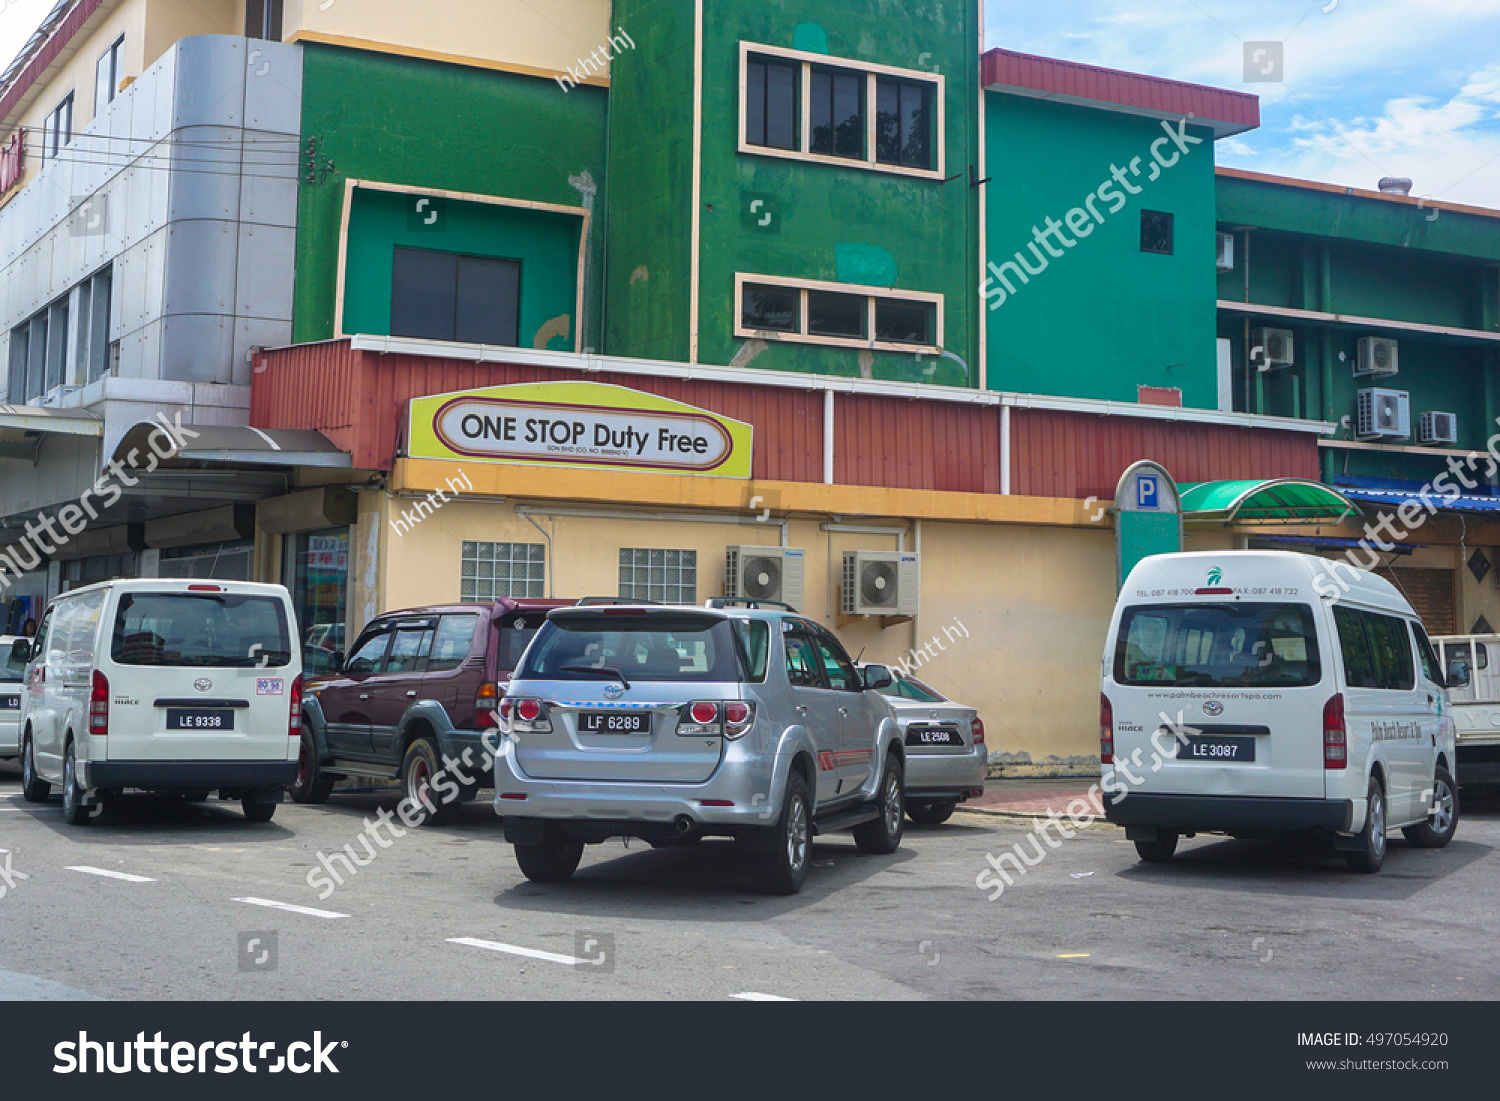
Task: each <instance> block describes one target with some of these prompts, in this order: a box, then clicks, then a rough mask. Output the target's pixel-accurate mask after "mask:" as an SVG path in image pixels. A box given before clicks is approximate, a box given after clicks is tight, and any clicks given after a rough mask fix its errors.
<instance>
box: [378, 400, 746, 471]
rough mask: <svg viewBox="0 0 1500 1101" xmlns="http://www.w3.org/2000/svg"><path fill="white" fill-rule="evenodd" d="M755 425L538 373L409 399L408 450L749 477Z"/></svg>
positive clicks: (421, 454)
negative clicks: (540, 378)
mask: <svg viewBox="0 0 1500 1101" xmlns="http://www.w3.org/2000/svg"><path fill="white" fill-rule="evenodd" d="M752 433H753V429H752V428H751V426H750V425H748V424H745V423H744V422H742V421H737V420H731V419H729V418H728V417H723V416H720V415H719V414H717V413H710V412H709V411H708V410H706V409H698V408H696V407H694V406H691V405H684V404H683V403H682V402H680V401H672V400H671V399H670V398H663V397H658V396H657V395H655V394H647V393H643V392H642V391H640V390H631V389H629V388H628V387H624V386H608V385H605V384H603V383H598V382H535V383H520V384H518V385H515V386H490V387H487V388H485V389H482V390H467V391H464V392H463V393H458V394H437V395H435V396H433V397H428V398H413V399H412V401H411V413H410V424H409V425H408V430H407V449H406V450H407V454H408V455H409V456H411V457H412V458H414V459H450V460H464V461H466V462H488V463H524V464H526V465H528V466H593V467H600V468H603V469H608V470H656V471H663V472H666V473H675V474H709V475H714V476H716V477H720V478H748V477H750V450H751V437H752Z"/></svg>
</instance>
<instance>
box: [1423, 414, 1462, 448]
mask: <svg viewBox="0 0 1500 1101" xmlns="http://www.w3.org/2000/svg"><path fill="white" fill-rule="evenodd" d="M1420 432H1421V434H1420V436H1419V437H1418V438H1419V439H1420V440H1421V442H1422V443H1431V444H1440V443H1457V442H1458V414H1457V413H1440V412H1438V411H1437V410H1435V409H1429V410H1428V411H1427V412H1425V413H1423V414H1422V421H1421V429H1420Z"/></svg>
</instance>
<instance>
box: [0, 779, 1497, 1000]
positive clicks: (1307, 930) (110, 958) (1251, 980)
mask: <svg viewBox="0 0 1500 1101" xmlns="http://www.w3.org/2000/svg"><path fill="white" fill-rule="evenodd" d="M18 788H19V782H18V776H17V773H16V771H15V769H14V768H13V767H12V766H10V765H9V764H7V765H4V766H0V869H7V870H8V874H9V881H8V883H7V882H6V881H0V886H3V887H5V893H4V895H3V897H0V998H5V999H14V998H84V997H97V998H109V999H143V998H161V999H212V1000H223V999H271V1000H277V999H298V1000H317V999H373V1000H382V999H444V1000H448V999H484V998H503V999H508V1000H522V999H528V998H531V999H566V998H589V999H601V998H632V999H636V998H647V999H656V998H663V999H724V998H733V997H743V996H749V997H771V998H796V999H853V998H860V999H865V998H881V999H908V998H946V999H967V998H984V999H1007V1000H1022V999H1048V998H1070V999H1073V998H1076V999H1088V1000H1096V999H1103V1000H1108V999H1126V998H1195V999H1219V998H1222V999H1342V998H1361V999H1366V998H1368V999H1496V998H1500V960H1497V958H1496V955H1495V953H1494V944H1495V943H1496V940H1497V937H1500V917H1497V909H1500V854H1497V852H1496V850H1497V847H1500V802H1495V801H1490V802H1489V803H1488V804H1487V805H1476V806H1474V807H1472V808H1466V811H1467V817H1466V818H1465V819H1464V820H1463V822H1462V823H1461V825H1460V827H1459V833H1458V837H1457V839H1456V840H1455V841H1454V842H1453V844H1452V845H1451V846H1449V847H1448V848H1447V849H1445V850H1441V851H1428V850H1420V849H1414V848H1410V847H1409V846H1407V845H1406V844H1405V843H1404V842H1403V841H1401V840H1399V839H1397V840H1395V841H1393V843H1392V846H1391V851H1390V853H1389V854H1388V856H1387V860H1386V866H1385V871H1384V872H1383V873H1382V874H1380V875H1378V876H1359V875H1355V874H1353V873H1350V872H1347V871H1345V870H1344V865H1343V862H1342V860H1341V859H1340V858H1339V857H1338V856H1337V855H1335V854H1334V853H1332V852H1331V850H1327V849H1325V848H1321V847H1319V846H1317V845H1316V844H1312V843H1307V842H1284V843H1283V842H1276V843H1272V842H1239V841H1226V840H1220V839H1213V838H1198V839H1195V840H1193V841H1188V842H1184V843H1183V846H1182V847H1181V848H1180V849H1179V856H1178V859H1177V860H1176V861H1175V862H1174V863H1173V864H1172V865H1170V866H1167V867H1154V866H1153V867H1147V866H1145V865H1142V864H1140V863H1138V862H1137V860H1136V856H1135V850H1134V848H1133V846H1131V845H1130V844H1129V843H1127V842H1126V841H1125V839H1124V835H1123V833H1122V832H1120V831H1118V830H1115V829H1113V828H1112V827H1109V826H1107V825H1104V824H1099V825H1096V826H1095V827H1093V828H1091V829H1088V830H1084V831H1081V832H1079V833H1078V834H1077V836H1075V837H1073V838H1072V839H1069V840H1066V841H1064V842H1061V843H1060V845H1059V847H1058V848H1056V849H1055V850H1053V849H1048V848H1045V846H1044V851H1046V853H1047V855H1046V857H1045V859H1043V860H1042V861H1041V862H1040V863H1038V864H1037V865H1036V866H1034V867H1032V868H1030V870H1029V871H1028V872H1027V874H1026V875H1025V876H1023V877H1019V878H1017V879H1016V880H1015V882H1014V884H1013V885H1012V886H1010V887H1008V888H1006V889H1005V891H1004V893H1003V894H1002V895H1001V897H1000V898H998V899H997V900H995V901H991V900H990V898H989V897H988V894H987V893H985V892H982V891H981V890H980V889H979V888H977V887H976V886H975V877H976V876H977V875H978V874H979V873H980V872H981V871H983V870H984V869H985V868H986V867H987V866H988V865H986V863H985V855H986V854H987V853H993V854H995V855H997V856H998V855H999V853H1001V852H1002V851H1004V850H1006V849H1008V848H1009V847H1010V846H1011V845H1013V844H1015V843H1017V842H1022V841H1023V839H1025V838H1026V837H1027V835H1028V834H1029V832H1030V828H1031V827H1030V823H1029V822H1026V821H1024V820H1017V819H1007V818H998V817H994V816H989V815H980V814H972V813H962V812H961V813H960V814H958V815H956V816H955V817H954V818H953V819H952V820H950V822H949V823H947V824H946V825H944V826H940V827H936V828H912V827H908V832H907V835H906V840H905V841H904V842H903V844H902V847H901V850H900V851H899V852H898V853H897V854H895V855H894V856H890V857H874V856H862V855H860V853H859V852H858V850H856V848H855V847H854V843H853V841H852V839H850V838H848V837H847V836H846V835H835V836H834V837H832V838H830V839H826V840H825V841H824V842H822V843H819V844H818V845H817V846H816V847H815V849H814V862H815V865H814V867H813V869H812V874H811V876H810V878H809V881H808V885H807V887H806V888H805V889H804V890H803V892H802V893H801V894H800V895H797V896H795V897H793V898H767V897H764V896H760V895H756V894H754V893H753V892H752V891H751V890H750V888H749V882H748V877H747V875H746V872H745V869H744V867H743V865H742V863H741V862H740V860H739V858H738V857H737V855H736V853H735V852H734V849H733V847H732V845H731V844H730V843H728V842H717V841H709V842H705V843H703V844H702V845H700V846H698V847H696V848H694V849H683V850H669V851H667V850H664V851H653V850H651V849H650V848H648V847H645V846H644V845H642V844H641V843H639V842H632V843H631V844H630V846H629V847H628V848H627V847H626V846H625V845H624V844H623V843H622V842H620V841H613V842H610V843H608V844H606V845H602V846H595V847H591V848H590V849H589V850H588V851H587V853H586V854H585V856H584V863H583V866H582V867H581V868H580V869H579V871H578V873H577V875H576V876H575V877H574V879H573V880H572V881H571V882H569V883H566V884H561V885H549V886H538V885H534V884H531V883H528V882H527V881H526V880H525V879H524V878H523V877H522V876H521V874H520V872H519V870H518V869H517V868H516V864H515V860H514V858H513V857H512V855H511V852H510V848H509V846H508V845H506V844H504V843H503V842H502V841H501V839H500V833H499V829H498V822H497V820H496V819H495V817H494V814H493V812H492V811H491V810H490V808H489V806H488V804H484V803H480V804H474V805H471V806H470V807H467V808H465V813H464V815H463V818H462V820H461V821H459V822H457V823H455V824H454V825H451V826H442V827H435V828H430V829H425V830H420V831H414V832H412V833H410V834H408V835H407V836H405V837H401V838H390V837H389V836H388V835H385V836H386V840H388V841H389V842H390V847H389V848H382V847H381V846H379V845H378V844H375V845H374V846H373V847H374V849H375V851H376V853H377V854H378V855H376V856H375V857H374V858H373V859H371V858H370V857H368V856H367V855H366V851H365V848H364V846H363V845H362V844H361V843H360V842H359V840H358V838H359V836H360V834H361V833H362V831H363V830H364V819H365V818H367V817H372V816H374V815H375V814H376V813H377V811H378V810H379V809H380V808H381V807H387V808H391V809H394V807H395V804H396V797H395V795H394V794H389V795H370V794H350V795H335V796H334V798H333V799H332V800H331V801H330V803H329V804H328V805H326V806H323V807H299V806H294V805H291V804H287V805H284V806H282V807H281V808H280V810H279V811H278V812H277V815H276V818H275V820H274V821H272V822H270V823H268V824H264V825H251V824H249V823H246V822H245V821H244V820H243V819H242V818H241V816H240V814H239V807H238V804H208V805H202V806H191V805H182V804H174V803H170V802H166V801H163V800H156V799H150V798H147V797H140V798H139V799H136V800H133V801H130V802H129V803H128V804H126V805H125V806H124V807H123V808H122V809H120V810H118V811H116V810H111V811H109V812H106V814H105V815H104V816H102V817H101V818H100V819H98V820H97V821H95V822H94V823H92V824H91V825H89V826H87V827H84V828H70V827H68V826H67V825H65V824H64V823H63V820H62V808H61V804H60V803H59V802H58V801H57V799H56V798H54V800H53V801H52V802H51V803H50V804H48V805H45V806H33V805H32V804H29V803H26V802H24V801H22V799H21V797H20V793H19V790H18ZM1058 809H1059V810H1061V809H1062V807H1061V806H1059V807H1058ZM345 845H352V846H353V847H354V851H355V852H356V853H357V854H358V855H359V856H360V858H361V859H362V860H365V861H366V862H367V866H366V867H364V868H361V869H359V870H358V871H357V872H356V873H355V874H353V875H352V876H350V875H348V874H347V873H343V872H342V869H341V874H344V875H345V879H346V882H345V883H344V885H343V886H342V887H337V888H336V889H335V890H334V891H333V893H332V894H331V895H329V897H327V898H324V899H320V898H319V897H318V896H319V893H320V891H319V890H315V889H314V888H313V887H311V886H309V884H308V876H309V874H310V873H312V872H317V871H320V870H321V869H320V865H319V862H318V854H319V853H320V852H322V853H324V854H328V855H330V857H331V854H333V853H334V852H336V851H339V850H342V848H343V847H344V846H345ZM6 850H8V851H6ZM1026 851H1027V852H1028V853H1030V851H1031V849H1030V845H1029V843H1028V845H1027V848H1026ZM7 862H8V863H7ZM101 873H105V874H101ZM22 876H25V877H27V878H21V877H22ZM120 876H126V877H132V878H119V877H120ZM246 899H255V900H260V901H258V902H248V901H245V900H246ZM267 902H269V903H278V904H286V905H291V906H293V907H301V908H304V909H309V910H313V911H321V912H322V914H333V915H340V916H321V915H320V914H319V913H308V912H303V911H301V910H287V909H280V908H276V907H274V906H268V905H265V904H264V903H267ZM271 934H274V953H273V952H272V947H273V945H272V942H273V937H272V936H271ZM251 940H257V941H258V942H259V943H257V944H255V945H253V946H251V947H250V948H249V950H248V951H245V950H243V949H242V945H244V944H246V943H247V942H249V941H251ZM596 961H602V962H601V963H597V964H596ZM1406 1023H1408V1024H1411V1025H1413V1026H1415V1025H1419V1024H1420V1023H1421V1022H1406Z"/></svg>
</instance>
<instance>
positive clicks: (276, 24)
mask: <svg viewBox="0 0 1500 1101" xmlns="http://www.w3.org/2000/svg"><path fill="white" fill-rule="evenodd" d="M281 6H282V0H245V37H246V38H264V39H268V40H269V41H272V42H280V41H281Z"/></svg>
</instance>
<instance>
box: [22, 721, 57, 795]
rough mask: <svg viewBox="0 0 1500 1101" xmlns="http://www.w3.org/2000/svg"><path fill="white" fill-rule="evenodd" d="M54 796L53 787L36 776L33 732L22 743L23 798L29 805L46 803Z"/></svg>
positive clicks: (27, 733)
mask: <svg viewBox="0 0 1500 1101" xmlns="http://www.w3.org/2000/svg"><path fill="white" fill-rule="evenodd" d="M51 794H52V785H51V784H49V783H47V781H46V780H43V779H42V778H41V777H40V776H38V775H37V774H36V759H35V757H34V756H33V750H32V748H31V732H30V731H29V730H28V731H27V732H26V739H25V741H23V742H22V743H21V798H23V799H25V800H26V801H27V802H28V803H45V802H46V801H47V798H48V796H50V795H51Z"/></svg>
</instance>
